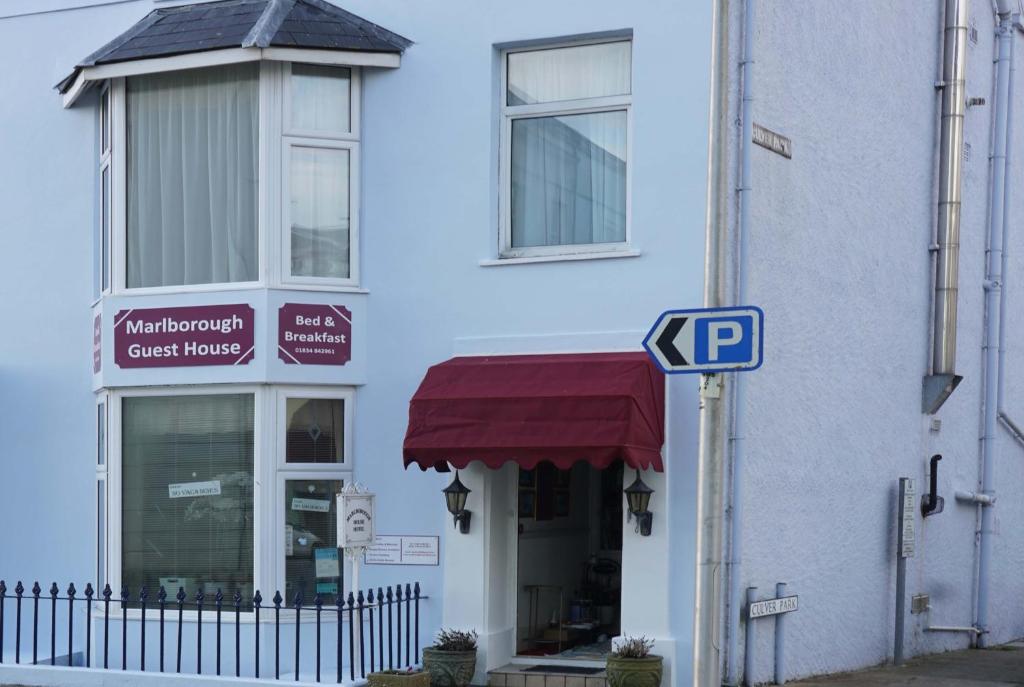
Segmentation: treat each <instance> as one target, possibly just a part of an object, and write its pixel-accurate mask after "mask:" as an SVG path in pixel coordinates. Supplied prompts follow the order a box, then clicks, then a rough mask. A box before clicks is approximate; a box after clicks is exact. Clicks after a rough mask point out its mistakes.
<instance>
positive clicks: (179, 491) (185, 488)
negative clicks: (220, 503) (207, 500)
mask: <svg viewBox="0 0 1024 687" xmlns="http://www.w3.org/2000/svg"><path fill="white" fill-rule="evenodd" d="M167 493H168V496H169V497H170V498H172V499H194V498H197V497H200V496H220V480H219V479H215V480H211V481H209V482H182V483H180V484H168V485H167Z"/></svg>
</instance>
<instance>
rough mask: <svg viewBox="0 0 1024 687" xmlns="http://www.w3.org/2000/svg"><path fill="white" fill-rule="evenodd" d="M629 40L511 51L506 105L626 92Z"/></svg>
mask: <svg viewBox="0 0 1024 687" xmlns="http://www.w3.org/2000/svg"><path fill="white" fill-rule="evenodd" d="M631 47H632V44H631V43H630V42H629V41H619V42H616V43H597V44H595V45H577V46H572V47H567V48H547V49H543V50H529V51H526V52H513V53H509V56H508V100H507V104H509V105H526V104H530V103H550V102H556V101H562V100H581V99H584V98H600V97H603V96H610V95H625V94H627V93H629V92H630V81H631V79H630V70H631V64H632V59H631V52H632V51H631Z"/></svg>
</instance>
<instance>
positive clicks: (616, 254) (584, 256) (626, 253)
mask: <svg viewBox="0 0 1024 687" xmlns="http://www.w3.org/2000/svg"><path fill="white" fill-rule="evenodd" d="M640 255H641V253H640V251H638V250H632V249H630V250H610V251H603V252H600V253H563V254H560V255H527V256H523V257H519V258H497V259H493V258H491V259H487V260H481V261H480V266H481V267H496V266H498V265H525V264H530V263H535V262H567V261H570V260H608V259H610V258H638V257H640Z"/></svg>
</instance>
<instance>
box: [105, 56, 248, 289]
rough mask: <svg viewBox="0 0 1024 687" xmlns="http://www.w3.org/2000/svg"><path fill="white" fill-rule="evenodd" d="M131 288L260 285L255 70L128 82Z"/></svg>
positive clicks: (232, 69) (219, 69) (128, 261)
mask: <svg viewBox="0 0 1024 687" xmlns="http://www.w3.org/2000/svg"><path fill="white" fill-rule="evenodd" d="M127 105H128V117H127V122H128V131H127V135H128V163H127V164H128V170H127V235H126V241H125V248H126V255H127V259H126V273H125V277H126V285H127V287H128V288H138V287H153V286H182V285H186V284H213V283H227V282H247V281H257V280H258V279H259V263H258V254H259V251H258V247H257V244H258V240H257V237H258V227H257V188H258V186H257V182H258V177H259V160H258V153H257V142H258V138H259V136H258V132H259V67H258V65H257V64H256V63H247V64H237V65H228V66H223V67H214V68H208V69H190V70H186V71H178V72H167V73H162V74H146V75H143V76H133V77H130V78H128V80H127Z"/></svg>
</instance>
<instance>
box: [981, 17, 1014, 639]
mask: <svg viewBox="0 0 1024 687" xmlns="http://www.w3.org/2000/svg"><path fill="white" fill-rule="evenodd" d="M1009 4H1010V0H999V2H998V3H997V5H998V7H997V11H998V13H999V27H998V31H997V33H996V37H997V41H998V46H999V51H998V58H997V60H996V90H995V101H996V102H995V110H996V112H995V122H994V123H993V144H992V197H991V200H990V208H991V212H990V213H989V215H990V218H989V228H988V255H987V256H986V269H985V281H984V284H983V286H984V289H985V334H984V356H983V361H984V365H983V369H984V379H985V387H984V394H985V395H984V402H985V405H984V408H983V410H982V427H983V432H982V437H981V475H980V478H981V479H980V482H981V494H980V495H978V496H980V497H982V498H980V499H978V500H977V501H976V503H977V506H976V507H977V508H978V509H979V510H980V515H981V527H980V528H979V529H980V532H979V535H980V536H979V543H978V598H977V609H976V614H975V615H976V618H977V620H976V626H977V628H978V643H979V645H981V646H984V645H985V643H986V642H985V633H986V632H988V609H989V602H988V596H989V576H990V574H989V568H990V565H991V560H992V526H993V525H992V507H993V504H994V502H995V475H994V470H995V450H996V429H997V426H998V416H999V408H998V403H999V387H1000V383H999V378H1000V376H1001V366H1000V364H999V342H1000V341H1001V339H1002V337H1001V336H1000V331H999V329H1000V325H1001V324H1002V323H1001V321H1000V316H999V314H1000V311H1001V300H1002V292H1003V283H1002V282H1003V275H1002V267H1003V265H1004V264H1005V263H1004V261H1003V237H1004V231H1003V230H1004V226H1003V223H1004V219H1005V217H1006V208H1005V203H1006V200H1007V196H1006V183H1007V178H1006V171H1007V165H1006V160H1007V152H1008V145H1009V141H1008V138H1007V129H1008V110H1009V104H1010V101H1009V94H1010V69H1011V64H1012V58H1011V49H1012V46H1013V44H1012V39H1013V17H1012V16H1011V15H1010V7H1009Z"/></svg>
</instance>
